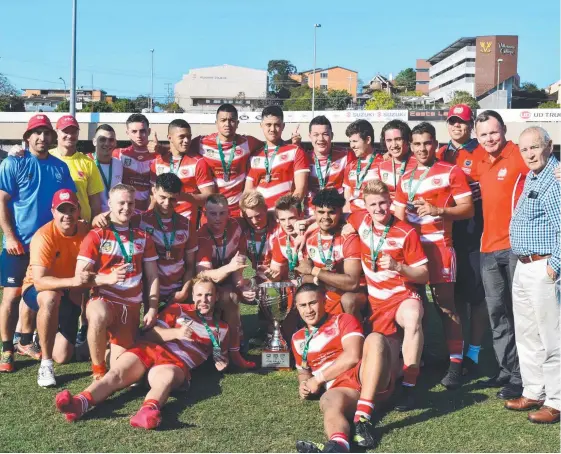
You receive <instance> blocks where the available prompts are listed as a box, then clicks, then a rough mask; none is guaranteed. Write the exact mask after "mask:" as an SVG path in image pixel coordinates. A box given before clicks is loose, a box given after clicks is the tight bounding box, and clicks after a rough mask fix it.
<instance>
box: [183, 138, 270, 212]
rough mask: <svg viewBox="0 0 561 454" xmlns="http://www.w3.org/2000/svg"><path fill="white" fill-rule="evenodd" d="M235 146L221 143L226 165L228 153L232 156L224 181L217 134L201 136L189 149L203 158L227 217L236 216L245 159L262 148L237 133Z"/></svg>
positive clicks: (259, 142) (257, 143) (243, 176)
mask: <svg viewBox="0 0 561 454" xmlns="http://www.w3.org/2000/svg"><path fill="white" fill-rule="evenodd" d="M235 143H236V148H235V149H234V150H233V149H232V148H233V142H221V145H222V151H223V153H224V160H225V162H226V163H228V162H230V158H231V156H232V153H234V157H233V158H232V166H231V167H230V174H229V178H228V181H226V180H225V179H224V169H223V167H222V160H221V159H220V152H219V150H218V133H217V132H215V133H214V134H210V135H208V136H204V137H200V136H199V137H197V138H195V139H194V140H193V142H192V144H191V147H192V149H196V150H197V153H199V154H200V155H201V156H202V157H203V158H204V160H205V161H206V163H207V164H208V166H209V167H210V169H211V170H212V173H213V175H214V181H215V183H216V186H217V187H218V192H219V193H220V194H223V195H224V196H225V197H226V198H227V199H228V207H229V208H230V216H240V206H239V202H240V198H241V196H242V193H243V189H244V185H245V179H246V177H247V169H248V164H249V157H250V155H251V154H252V153H253V152H254V151H256V150H258V149H259V148H260V147H261V146H262V145H263V142H261V141H260V140H258V139H256V138H255V137H252V136H242V135H239V134H236V139H235Z"/></svg>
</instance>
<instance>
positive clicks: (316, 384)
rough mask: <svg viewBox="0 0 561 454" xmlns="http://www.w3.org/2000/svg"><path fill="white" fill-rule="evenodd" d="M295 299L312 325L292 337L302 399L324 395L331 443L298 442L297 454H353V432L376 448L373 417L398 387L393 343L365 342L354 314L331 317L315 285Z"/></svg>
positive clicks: (378, 336) (364, 443) (375, 336)
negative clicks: (393, 372)
mask: <svg viewBox="0 0 561 454" xmlns="http://www.w3.org/2000/svg"><path fill="white" fill-rule="evenodd" d="M295 299H296V309H298V312H299V314H300V317H302V320H303V321H304V323H305V325H306V327H305V328H302V329H301V330H299V331H298V332H296V333H295V334H294V336H293V337H292V351H293V352H294V358H295V360H296V368H297V369H298V381H299V383H300V386H299V389H298V393H299V395H300V398H301V399H309V398H312V397H313V396H317V395H320V394H322V393H323V395H322V396H321V399H320V408H321V411H322V413H323V421H324V428H325V432H326V435H327V436H328V438H329V441H328V442H327V443H326V444H322V443H313V442H309V441H297V442H296V449H297V451H298V452H349V451H350V445H349V437H350V434H351V432H352V433H353V434H354V437H353V442H354V443H356V444H357V445H358V446H360V447H363V448H373V447H374V446H375V444H376V441H375V439H374V435H373V433H372V432H373V425H372V423H371V422H370V418H371V415H372V412H373V411H374V408H375V405H376V404H379V403H381V402H383V401H385V400H387V399H388V398H389V397H390V396H391V394H392V392H393V388H394V380H393V377H392V374H391V370H392V367H391V365H392V364H391V363H392V355H391V348H390V344H389V341H388V340H387V339H386V338H385V337H384V336H383V335H381V334H379V333H372V334H370V335H369V336H368V337H367V338H366V340H365V339H364V335H363V333H362V328H361V326H360V323H359V322H358V320H357V319H356V318H355V317H354V316H352V315H350V314H338V315H329V314H327V313H326V311H325V294H324V292H322V291H319V288H318V286H317V285H315V284H304V285H302V286H301V287H300V288H299V289H298V290H297V292H296V295H295ZM361 358H362V359H361ZM353 414H354V419H353V426H354V427H353V429H352V430H351V426H350V424H349V419H350V418H352V417H353Z"/></svg>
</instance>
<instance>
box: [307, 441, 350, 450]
mask: <svg viewBox="0 0 561 454" xmlns="http://www.w3.org/2000/svg"><path fill="white" fill-rule="evenodd" d="M296 451H298V452H347V451H346V450H345V449H344V448H343V447H342V446H341V445H340V444H339V443H337V442H335V441H332V440H331V441H328V442H327V443H326V444H323V443H315V442H313V441H297V442H296Z"/></svg>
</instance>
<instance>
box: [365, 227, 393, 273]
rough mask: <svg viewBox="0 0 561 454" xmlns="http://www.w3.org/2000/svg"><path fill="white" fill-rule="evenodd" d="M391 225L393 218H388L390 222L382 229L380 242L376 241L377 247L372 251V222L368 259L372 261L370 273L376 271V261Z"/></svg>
mask: <svg viewBox="0 0 561 454" xmlns="http://www.w3.org/2000/svg"><path fill="white" fill-rule="evenodd" d="M392 223H393V216H392V217H391V218H390V222H389V223H388V225H386V227H385V228H384V233H382V237H381V238H380V241H378V246H376V249H374V222H372V232H371V234H370V254H371V255H370V259H371V260H372V271H374V272H375V271H376V260H378V255H380V250H381V249H382V246H383V244H384V241H386V237H387V236H388V232H389V231H390V227H391V226H392Z"/></svg>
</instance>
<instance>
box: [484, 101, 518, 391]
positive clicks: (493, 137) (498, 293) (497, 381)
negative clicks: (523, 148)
mask: <svg viewBox="0 0 561 454" xmlns="http://www.w3.org/2000/svg"><path fill="white" fill-rule="evenodd" d="M475 133H476V134H477V139H478V140H479V143H480V144H481V145H482V146H483V148H484V149H485V151H486V152H487V157H486V158H485V159H484V160H483V161H482V162H480V163H479V170H480V175H481V176H480V179H479V185H480V188H481V198H482V200H483V221H484V226H483V236H482V238H481V277H482V279H483V287H484V288H485V300H486V301H487V310H488V311H489V321H490V323H491V331H492V333H493V348H494V349H495V356H496V358H497V363H498V365H499V373H498V375H497V376H495V377H492V378H491V379H489V380H486V381H485V382H482V384H484V385H486V386H496V387H501V386H503V388H502V389H501V390H500V391H499V392H498V393H497V397H499V398H501V399H516V398H518V397H520V396H521V395H522V379H521V377H520V366H519V364H518V353H517V351H516V341H515V338H514V317H513V312H512V298H511V295H512V278H513V276H514V270H515V268H516V261H517V257H516V256H515V255H514V254H513V253H512V251H511V248H510V239H509V225H510V219H511V217H512V213H513V211H514V207H515V206H516V203H517V201H518V198H519V197H520V194H521V193H522V189H523V187H524V181H525V179H526V174H527V173H528V168H527V167H526V165H525V164H524V160H523V159H522V156H521V155H520V151H519V149H518V146H517V145H515V144H514V143H512V142H511V141H507V140H506V137H505V135H506V126H505V124H504V121H503V119H502V118H501V116H500V115H499V114H498V113H497V112H495V111H493V110H486V111H484V112H482V113H480V114H479V115H478V116H477V118H476V119H475Z"/></svg>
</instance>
